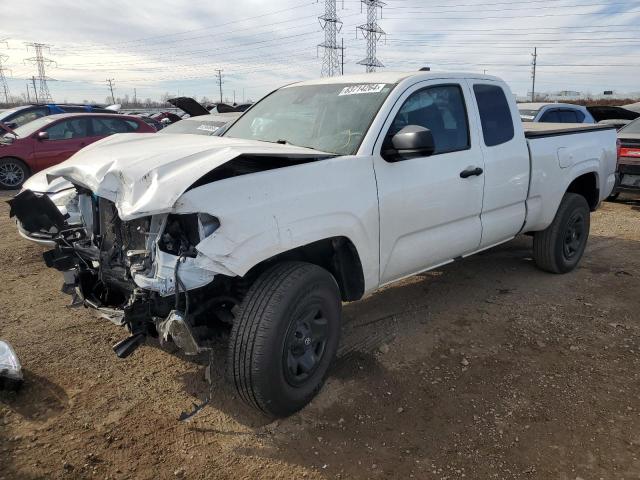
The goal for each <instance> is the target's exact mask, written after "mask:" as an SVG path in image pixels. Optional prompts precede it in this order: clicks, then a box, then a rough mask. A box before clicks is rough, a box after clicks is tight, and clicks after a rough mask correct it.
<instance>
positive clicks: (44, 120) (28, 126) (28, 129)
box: [13, 117, 52, 138]
mask: <svg viewBox="0 0 640 480" xmlns="http://www.w3.org/2000/svg"><path fill="white" fill-rule="evenodd" d="M51 122H52V120H51V117H41V118H37V119H36V120H33V121H32V122H29V123H25V124H24V125H22V126H21V127H18V128H14V129H13V131H14V132H16V135H17V136H18V137H21V138H24V137H28V136H29V135H31V134H32V133H34V132H36V131H37V130H40V129H41V128H42V127H44V126H45V125H47V124H49V123H51Z"/></svg>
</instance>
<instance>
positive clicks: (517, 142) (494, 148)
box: [469, 80, 529, 248]
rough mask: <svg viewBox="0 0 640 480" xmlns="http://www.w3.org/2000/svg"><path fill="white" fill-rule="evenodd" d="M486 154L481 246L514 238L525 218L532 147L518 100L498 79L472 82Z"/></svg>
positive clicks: (478, 123)
mask: <svg viewBox="0 0 640 480" xmlns="http://www.w3.org/2000/svg"><path fill="white" fill-rule="evenodd" d="M469 83H470V86H471V89H472V91H473V94H474V97H475V99H476V102H475V106H476V107H477V108H476V109H474V110H475V111H474V113H475V114H476V115H477V117H476V118H477V120H478V121H476V122H475V123H476V125H479V128H480V130H481V132H480V135H481V142H480V143H481V146H482V151H483V156H484V165H485V172H484V201H483V206H482V241H481V243H480V247H481V248H488V247H490V246H492V245H495V244H498V243H501V242H504V241H506V240H509V239H510V238H512V237H514V236H515V235H516V234H517V233H518V232H519V231H520V230H521V229H522V226H523V224H524V221H525V214H526V207H525V202H526V200H527V192H528V189H529V150H528V147H527V143H526V139H525V137H524V134H523V130H522V126H521V125H522V124H521V122H520V115H519V112H518V110H517V106H516V102H515V100H512V101H509V100H508V98H509V96H510V95H511V92H510V91H508V90H505V89H504V87H503V86H502V85H501V84H500V83H498V82H492V81H485V80H482V81H469Z"/></svg>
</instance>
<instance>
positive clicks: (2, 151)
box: [0, 113, 156, 189]
mask: <svg viewBox="0 0 640 480" xmlns="http://www.w3.org/2000/svg"><path fill="white" fill-rule="evenodd" d="M155 131H156V130H155V128H153V127H152V126H150V125H148V124H147V123H145V122H144V121H143V120H142V119H140V118H138V117H134V116H131V115H116V114H96V113H64V114H60V115H50V116H48V117H42V118H38V119H37V120H34V121H32V122H29V123H27V124H25V125H23V126H21V127H18V128H16V129H15V130H10V131H5V132H3V131H0V135H1V136H0V189H15V188H20V187H21V186H22V184H23V183H24V181H25V180H26V179H27V178H29V176H30V175H31V174H33V173H35V172H38V171H40V170H43V169H45V168H47V167H50V166H52V165H56V164H58V163H60V162H63V161H65V160H66V159H67V158H69V157H70V156H71V155H73V154H74V153H76V152H77V151H78V150H80V149H81V148H82V147H84V146H86V145H89V144H90V143H93V142H95V141H97V140H100V139H101V138H104V137H107V136H109V135H113V134H114V133H132V132H139V133H154V132H155Z"/></svg>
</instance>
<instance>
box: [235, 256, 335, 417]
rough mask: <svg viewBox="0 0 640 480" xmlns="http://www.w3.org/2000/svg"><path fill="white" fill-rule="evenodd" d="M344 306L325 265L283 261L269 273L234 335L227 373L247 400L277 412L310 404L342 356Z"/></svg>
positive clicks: (247, 302) (247, 301)
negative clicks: (340, 341) (339, 354)
mask: <svg viewBox="0 0 640 480" xmlns="http://www.w3.org/2000/svg"><path fill="white" fill-rule="evenodd" d="M341 312H342V303H341V300H340V290H339V288H338V285H337V283H336V281H335V279H334V278H333V276H332V275H331V274H330V273H329V272H328V271H326V270H325V269H323V268H320V267H318V266H316V265H312V264H309V263H303V262H283V263H279V264H276V265H274V266H273V267H271V268H270V269H268V270H266V271H265V272H264V273H262V274H261V275H260V276H259V277H258V279H257V280H256V281H255V282H254V283H253V285H252V286H251V287H250V288H249V291H248V292H247V295H246V296H245V298H244V300H243V301H242V303H241V305H240V309H239V311H238V315H237V317H236V320H235V322H234V325H233V328H232V330H231V337H230V339H229V350H228V356H227V377H228V379H229V381H231V382H232V383H233V384H234V385H235V388H236V390H237V391H238V394H239V395H240V397H241V398H242V400H244V401H245V402H246V403H247V404H249V405H250V406H252V407H254V408H257V409H258V410H261V411H262V412H264V413H265V414H267V415H270V416H273V417H285V416H288V415H291V414H292V413H295V412H297V411H298V410H300V409H301V408H303V407H304V406H305V405H307V404H308V403H309V402H310V401H311V399H313V397H314V396H315V395H316V394H317V393H318V391H319V390H320V388H321V387H322V385H323V384H324V381H325V378H326V375H327V372H328V370H329V367H330V365H331V363H332V362H333V359H334V358H335V355H336V351H337V349H338V342H339V339H340V328H341ZM305 325H306V327H305Z"/></svg>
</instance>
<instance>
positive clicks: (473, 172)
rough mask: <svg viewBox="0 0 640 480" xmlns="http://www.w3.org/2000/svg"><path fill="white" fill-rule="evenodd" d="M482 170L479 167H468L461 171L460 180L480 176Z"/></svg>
mask: <svg viewBox="0 0 640 480" xmlns="http://www.w3.org/2000/svg"><path fill="white" fill-rule="evenodd" d="M482 173H483V170H482V169H481V168H480V167H469V168H467V169H466V170H463V171H461V172H460V178H469V177H473V176H476V177H478V176H480V175H482Z"/></svg>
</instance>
